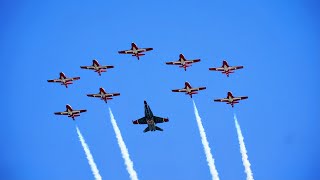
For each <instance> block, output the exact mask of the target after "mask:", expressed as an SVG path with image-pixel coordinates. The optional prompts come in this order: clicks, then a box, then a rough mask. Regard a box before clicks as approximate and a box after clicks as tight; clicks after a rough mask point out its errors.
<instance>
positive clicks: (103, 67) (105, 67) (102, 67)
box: [99, 66, 114, 69]
mask: <svg viewBox="0 0 320 180" xmlns="http://www.w3.org/2000/svg"><path fill="white" fill-rule="evenodd" d="M99 68H100V69H110V68H114V66H99Z"/></svg>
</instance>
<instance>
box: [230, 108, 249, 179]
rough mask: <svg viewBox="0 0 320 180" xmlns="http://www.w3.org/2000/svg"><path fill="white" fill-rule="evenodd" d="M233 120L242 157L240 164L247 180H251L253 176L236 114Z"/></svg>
mask: <svg viewBox="0 0 320 180" xmlns="http://www.w3.org/2000/svg"><path fill="white" fill-rule="evenodd" d="M233 118H234V122H235V124H236V129H237V133H238V139H239V145H240V153H241V156H242V163H243V166H244V169H245V172H246V174H247V180H253V174H252V171H251V168H250V165H251V164H250V162H249V160H248V155H247V150H246V146H245V144H244V138H243V136H242V133H241V129H240V126H239V123H238V119H237V116H236V114H234V115H233Z"/></svg>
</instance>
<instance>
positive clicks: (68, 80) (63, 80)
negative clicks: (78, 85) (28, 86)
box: [47, 72, 80, 88]
mask: <svg viewBox="0 0 320 180" xmlns="http://www.w3.org/2000/svg"><path fill="white" fill-rule="evenodd" d="M78 79H80V77H72V78H67V77H66V75H64V73H63V72H60V77H59V79H51V80H47V81H48V82H57V83H61V85H65V86H66V88H68V85H69V84H73V83H72V81H75V80H78Z"/></svg>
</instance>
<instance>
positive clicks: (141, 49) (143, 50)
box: [137, 48, 153, 52]
mask: <svg viewBox="0 0 320 180" xmlns="http://www.w3.org/2000/svg"><path fill="white" fill-rule="evenodd" d="M151 50H153V48H139V49H138V50H137V51H138V52H146V51H151Z"/></svg>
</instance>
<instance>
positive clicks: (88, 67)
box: [80, 66, 94, 69]
mask: <svg viewBox="0 0 320 180" xmlns="http://www.w3.org/2000/svg"><path fill="white" fill-rule="evenodd" d="M80 68H81V69H94V66H80Z"/></svg>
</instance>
